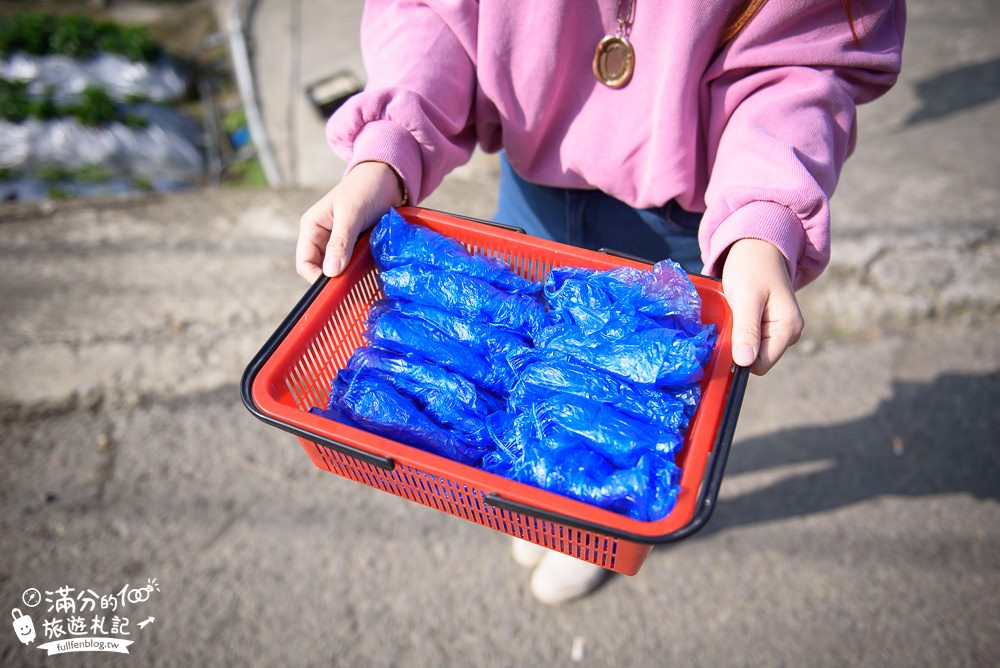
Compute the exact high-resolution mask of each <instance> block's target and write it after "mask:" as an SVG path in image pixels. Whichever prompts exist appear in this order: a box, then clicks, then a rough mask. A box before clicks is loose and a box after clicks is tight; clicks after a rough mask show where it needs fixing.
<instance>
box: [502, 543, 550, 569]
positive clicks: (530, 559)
mask: <svg viewBox="0 0 1000 668" xmlns="http://www.w3.org/2000/svg"><path fill="white" fill-rule="evenodd" d="M546 552H548V550H547V549H545V548H544V547H542V546H541V545H536V544H534V543H529V542H528V541H526V540H521V539H520V538H515V539H514V542H513V543H511V545H510V553H511V555H513V557H514V561H516V562H517V563H518V565H520V566H524V567H525V568H534V567H535V566H537V565H538V562H539V561H541V560H542V557H544V556H545V553H546Z"/></svg>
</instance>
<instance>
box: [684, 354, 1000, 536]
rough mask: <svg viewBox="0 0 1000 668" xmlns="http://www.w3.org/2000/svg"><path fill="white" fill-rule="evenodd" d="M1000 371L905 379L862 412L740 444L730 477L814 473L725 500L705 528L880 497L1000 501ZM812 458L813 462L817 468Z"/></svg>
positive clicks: (707, 531) (789, 515)
mask: <svg viewBox="0 0 1000 668" xmlns="http://www.w3.org/2000/svg"><path fill="white" fill-rule="evenodd" d="M997 406H1000V373H991V374H986V375H945V376H941V377H939V378H938V379H936V380H934V381H933V382H931V383H897V384H895V385H894V387H893V393H892V397H891V398H890V399H888V400H886V401H884V402H883V403H882V404H880V405H879V407H878V408H877V409H876V411H875V412H874V413H873V414H871V415H869V416H866V417H864V418H862V419H859V420H855V421H853V422H846V423H843V424H839V425H835V426H829V427H804V428H798V429H789V430H784V431H779V432H775V433H773V434H767V435H766V436H760V437H756V438H752V439H749V440H746V441H742V442H740V443H738V444H737V447H736V448H735V449H734V452H733V456H731V457H730V461H729V466H728V467H727V470H726V476H727V477H729V476H735V475H738V474H741V473H751V472H753V473H757V472H762V471H766V470H769V469H778V468H779V467H787V466H789V465H801V467H802V468H804V469H806V470H807V471H808V472H807V473H804V474H801V475H793V476H791V477H786V478H784V479H782V480H780V481H778V482H775V483H774V484H771V485H770V486H766V487H764V488H762V489H757V490H754V491H750V492H748V493H746V494H742V495H740V496H737V497H734V498H728V499H725V500H724V501H722V502H721V503H720V504H719V506H718V509H717V511H716V513H715V516H714V517H713V518H712V520H711V522H709V524H708V526H707V527H706V528H705V530H704V531H703V532H702V535H708V534H710V533H713V532H717V531H722V530H724V529H727V528H731V527H739V526H746V525H752V524H757V523H761V522H769V521H772V520H783V519H788V518H793V517H797V516H802V515H810V514H813V513H822V512H825V511H830V510H835V509H837V508H841V507H844V506H849V505H853V504H857V503H860V502H863V501H865V500H868V499H872V498H874V497H879V496H887V495H892V496H927V495H939V494H968V495H971V496H973V497H975V498H977V499H993V500H1000V448H998V447H997V435H998V434H1000V411H998V410H997ZM810 464H812V466H810Z"/></svg>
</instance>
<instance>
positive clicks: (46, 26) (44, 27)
mask: <svg viewBox="0 0 1000 668" xmlns="http://www.w3.org/2000/svg"><path fill="white" fill-rule="evenodd" d="M16 51H24V52H26V53H30V54H34V55H38V56H41V55H64V56H72V57H73V58H80V59H86V58H90V57H93V56H94V55H96V54H97V53H98V52H101V51H103V52H107V53H116V54H118V55H120V56H123V57H125V58H128V59H129V60H138V61H143V62H151V61H153V60H156V58H158V57H159V55H160V47H159V46H158V45H157V44H156V42H155V41H154V40H153V37H152V35H150V34H149V31H148V30H147V29H146V28H144V27H142V26H118V25H115V24H114V23H109V22H106V21H102V22H95V21H94V20H92V19H90V18H88V17H86V16H82V15H80V14H69V15H66V16H55V15H52V14H43V13H41V12H20V13H17V14H13V15H11V16H8V17H6V18H2V19H0V55H6V54H8V53H14V52H16Z"/></svg>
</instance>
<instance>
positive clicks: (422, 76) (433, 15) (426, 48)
mask: <svg viewBox="0 0 1000 668" xmlns="http://www.w3.org/2000/svg"><path fill="white" fill-rule="evenodd" d="M477 13H478V8H477V6H476V3H475V2H474V1H473V0H450V1H449V0H427V1H424V2H414V1H411V2H405V1H393V0H369V1H368V2H366V4H365V9H364V14H363V15H362V19H361V48H362V55H363V58H364V63H365V70H366V72H367V75H368V82H367V84H366V85H365V89H364V90H363V91H362V92H360V93H358V94H357V95H355V96H354V97H352V98H351V99H350V100H348V101H347V102H346V103H345V104H344V105H343V106H342V107H341V108H340V109H338V110H337V112H336V113H335V114H334V115H333V116H332V117H331V118H330V120H329V121H328V122H327V126H326V137H327V141H328V143H329V144H330V147H331V148H332V149H333V151H334V153H336V154H337V155H338V156H340V157H341V158H342V159H344V160H345V161H346V162H347V163H348V167H347V169H348V170H350V169H351V168H352V167H354V165H356V164H358V163H359V162H365V161H370V160H378V161H381V162H385V163H388V164H389V165H391V166H392V167H393V169H395V170H396V172H397V174H399V176H400V177H401V178H402V180H403V183H404V184H405V187H406V199H408V200H409V202H408V203H413V204H415V203H417V202H419V201H420V200H422V199H423V198H424V197H426V196H427V195H429V194H430V193H431V192H432V191H433V190H434V188H436V187H437V186H438V185H439V184H440V183H441V181H442V180H443V179H444V177H445V175H446V174H447V173H448V172H449V171H451V170H452V169H454V168H455V167H457V166H459V165H461V164H462V163H464V162H466V161H468V159H469V157H470V156H471V155H472V150H473V148H474V147H475V141H476V139H475V129H474V127H473V122H472V105H473V99H474V95H475V85H476V75H475V62H474V57H475V52H476V31H477V23H476V22H477Z"/></svg>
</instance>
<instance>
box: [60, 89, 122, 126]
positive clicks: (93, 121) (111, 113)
mask: <svg viewBox="0 0 1000 668" xmlns="http://www.w3.org/2000/svg"><path fill="white" fill-rule="evenodd" d="M71 113H72V115H73V116H76V118H77V119H78V120H79V121H80V122H81V123H83V124H84V125H107V124H108V123H111V122H112V121H114V120H115V118H116V117H117V115H118V114H117V109H116V107H115V101H114V100H112V99H111V96H110V95H108V94H107V93H106V92H105V91H104V89H103V88H97V87H95V86H88V87H87V88H85V89H84V91H83V101H81V102H80V104H78V105H76V106H75V107H73V108H72V110H71Z"/></svg>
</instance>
